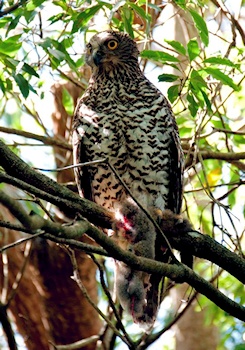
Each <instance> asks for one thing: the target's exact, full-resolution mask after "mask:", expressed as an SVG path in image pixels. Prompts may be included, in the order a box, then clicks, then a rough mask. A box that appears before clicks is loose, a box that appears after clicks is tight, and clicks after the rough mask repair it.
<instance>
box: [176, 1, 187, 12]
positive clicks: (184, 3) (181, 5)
mask: <svg viewBox="0 0 245 350" xmlns="http://www.w3.org/2000/svg"><path fill="white" fill-rule="evenodd" d="M174 2H175V3H176V4H177V5H178V6H179V7H181V8H182V9H183V10H185V9H186V0H174Z"/></svg>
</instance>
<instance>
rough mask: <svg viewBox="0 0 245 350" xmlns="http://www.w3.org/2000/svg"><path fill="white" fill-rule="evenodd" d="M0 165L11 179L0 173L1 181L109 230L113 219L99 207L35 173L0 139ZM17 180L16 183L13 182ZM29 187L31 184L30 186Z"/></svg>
mask: <svg viewBox="0 0 245 350" xmlns="http://www.w3.org/2000/svg"><path fill="white" fill-rule="evenodd" d="M0 165H1V166H2V167H3V168H4V169H5V171H6V172H7V173H8V174H10V175H11V176H12V177H9V176H6V175H5V174H3V173H0V181H2V182H6V183H10V184H12V185H14V186H16V187H18V188H21V189H23V190H25V191H27V192H29V193H32V194H34V195H36V196H38V197H40V198H42V199H44V200H47V201H49V202H50V203H52V204H54V205H56V206H58V207H59V208H60V209H61V210H64V211H66V212H67V213H71V212H72V213H73V214H75V213H82V214H83V215H84V216H85V217H86V218H87V219H89V220H91V221H92V222H94V223H95V224H97V225H101V226H103V227H110V224H111V220H112V216H111V215H110V213H109V212H108V211H106V210H105V209H103V208H102V207H100V206H98V205H96V204H95V203H92V202H90V201H88V200H86V199H84V198H80V197H79V196H78V195H76V194H75V193H73V192H72V191H70V190H69V189H68V188H66V187H64V186H61V185H59V184H58V183H57V182H55V181H53V180H52V179H50V178H48V177H47V176H45V175H43V174H41V173H38V172H37V171H34V170H33V169H32V168H31V167H30V166H29V165H28V164H26V163H25V162H24V161H22V160H21V159H20V158H19V157H18V156H16V155H15V154H14V153H13V152H12V151H11V150H10V149H9V148H8V147H7V146H6V145H5V144H4V143H3V142H2V141H1V140H0ZM16 179H19V180H16ZM30 184H31V185H30Z"/></svg>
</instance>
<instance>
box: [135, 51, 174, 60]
mask: <svg viewBox="0 0 245 350" xmlns="http://www.w3.org/2000/svg"><path fill="white" fill-rule="evenodd" d="M140 56H141V57H142V58H147V59H150V60H153V61H159V62H162V63H164V62H179V59H178V58H177V57H175V56H172V55H170V54H169V53H167V52H163V51H155V50H144V51H142V52H141V54H140Z"/></svg>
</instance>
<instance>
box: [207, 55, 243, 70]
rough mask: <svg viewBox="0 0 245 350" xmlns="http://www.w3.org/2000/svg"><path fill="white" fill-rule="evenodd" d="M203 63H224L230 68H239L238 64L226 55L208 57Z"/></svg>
mask: <svg viewBox="0 0 245 350" xmlns="http://www.w3.org/2000/svg"><path fill="white" fill-rule="evenodd" d="M203 63H210V64H217V65H224V66H228V67H232V68H237V69H239V68H240V65H239V64H235V63H234V62H232V61H231V60H229V59H228V58H226V57H209V58H207V59H205V60H204V61H203Z"/></svg>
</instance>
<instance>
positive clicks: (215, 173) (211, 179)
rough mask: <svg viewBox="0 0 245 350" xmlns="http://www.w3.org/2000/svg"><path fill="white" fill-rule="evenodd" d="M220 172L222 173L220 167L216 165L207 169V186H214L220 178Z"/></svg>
mask: <svg viewBox="0 0 245 350" xmlns="http://www.w3.org/2000/svg"><path fill="white" fill-rule="evenodd" d="M221 174H222V172H221V167H217V168H215V169H213V170H211V171H209V172H208V174H207V180H208V184H209V186H215V185H216V184H217V183H218V181H219V180H220V178H221Z"/></svg>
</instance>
